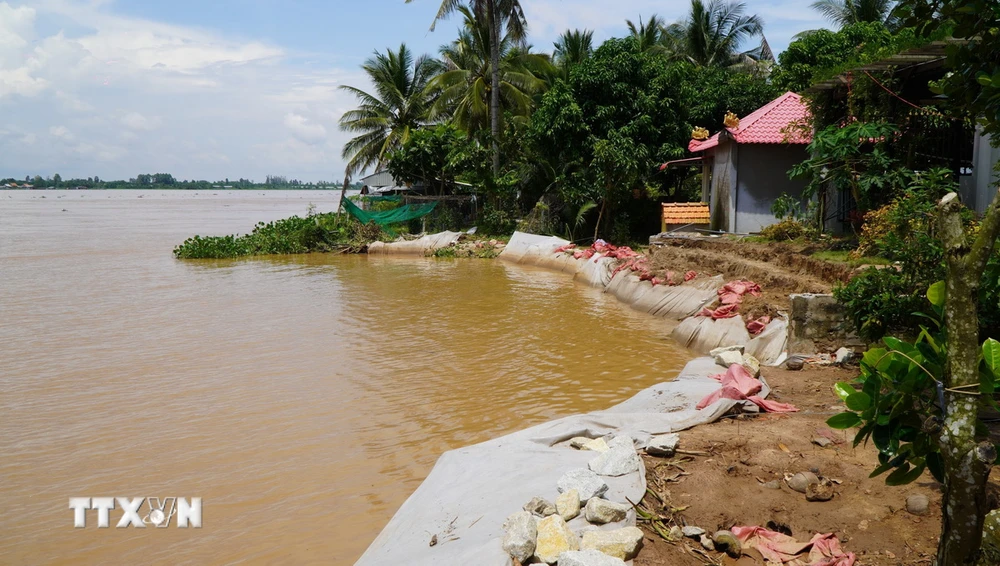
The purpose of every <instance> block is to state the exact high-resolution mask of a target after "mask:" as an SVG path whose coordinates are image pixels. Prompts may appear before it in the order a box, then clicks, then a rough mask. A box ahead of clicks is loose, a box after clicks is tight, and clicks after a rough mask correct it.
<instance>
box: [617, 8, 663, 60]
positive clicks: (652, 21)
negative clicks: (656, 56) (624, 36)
mask: <svg viewBox="0 0 1000 566" xmlns="http://www.w3.org/2000/svg"><path fill="white" fill-rule="evenodd" d="M625 25H627V26H628V34H629V37H631V38H632V39H633V40H635V44H636V48H637V49H638V50H639V51H643V52H647V51H648V52H652V53H666V52H667V48H666V47H665V46H664V39H665V36H664V33H665V32H664V21H663V18H661V17H659V16H657V15H656V14H653V15H652V16H650V17H649V20H647V21H645V22H644V21H642V17H641V16H640V17H639V25H638V26H637V25H635V23H633V22H632V20H625Z"/></svg>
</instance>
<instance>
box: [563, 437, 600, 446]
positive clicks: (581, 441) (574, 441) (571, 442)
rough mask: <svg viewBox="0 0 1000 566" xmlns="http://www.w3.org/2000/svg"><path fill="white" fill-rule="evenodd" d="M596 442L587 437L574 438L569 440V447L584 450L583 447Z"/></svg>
mask: <svg viewBox="0 0 1000 566" xmlns="http://www.w3.org/2000/svg"><path fill="white" fill-rule="evenodd" d="M591 440H594V439H593V438H587V437H586V436H574V437H573V438H571V439H569V445H570V446H572V447H573V448H576V449H581V448H583V445H584V444H586V443H588V442H590V441H591Z"/></svg>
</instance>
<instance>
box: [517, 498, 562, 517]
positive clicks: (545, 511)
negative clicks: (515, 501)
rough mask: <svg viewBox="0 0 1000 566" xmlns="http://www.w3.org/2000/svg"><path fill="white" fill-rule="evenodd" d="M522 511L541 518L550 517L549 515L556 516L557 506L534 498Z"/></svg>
mask: <svg viewBox="0 0 1000 566" xmlns="http://www.w3.org/2000/svg"><path fill="white" fill-rule="evenodd" d="M522 509H524V510H525V511H528V512H529V513H534V514H535V515H538V516H539V517H548V516H549V515H555V514H556V506H555V505H553V504H552V503H550V502H549V501H548V500H546V499H542V498H541V497H532V498H531V501H529V502H527V503H525V504H524V507H522Z"/></svg>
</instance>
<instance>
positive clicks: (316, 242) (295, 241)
mask: <svg viewBox="0 0 1000 566" xmlns="http://www.w3.org/2000/svg"><path fill="white" fill-rule="evenodd" d="M348 234H349V225H348V224H347V223H346V222H345V220H344V219H342V218H340V217H338V216H337V214H336V213H332V212H331V213H325V214H315V215H310V216H306V217H305V218H302V217H299V216H292V217H291V218H284V219H281V220H275V221H274V222H268V223H264V222H261V223H259V224H257V226H255V227H254V229H253V231H252V232H251V233H249V234H244V235H242V236H237V235H229V236H209V237H202V236H194V237H192V238H188V239H187V240H185V241H184V243H182V244H181V245H179V246H177V247H176V248H174V255H175V256H176V257H178V258H180V259H197V258H210V259H221V258H231V257H243V256H251V255H273V254H301V253H308V252H311V251H320V250H324V249H327V248H329V246H331V245H333V244H336V243H342V242H344V241H346V240H347V236H348Z"/></svg>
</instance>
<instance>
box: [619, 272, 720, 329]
mask: <svg viewBox="0 0 1000 566" xmlns="http://www.w3.org/2000/svg"><path fill="white" fill-rule="evenodd" d="M721 284H722V276H721V275H718V276H715V277H708V278H703V279H696V280H694V281H689V282H686V283H682V284H680V285H674V286H669V285H653V284H651V283H650V282H649V281H640V280H639V277H638V276H637V275H635V274H634V273H628V272H626V271H620V272H618V274H617V275H615V276H614V278H613V279H612V280H611V283H610V284H609V285H608V292H609V293H611V294H613V295H614V296H616V297H618V299H619V300H620V301H622V302H623V303H625V304H627V305H631V306H632V308H634V309H636V310H638V311H640V312H645V313H649V314H651V315H653V316H659V317H664V318H667V317H669V318H681V317H685V316H690V315H692V314H694V313H696V312H698V311H699V310H701V308H702V307H703V306H705V305H706V304H709V303H711V302H712V301H714V300H715V299H716V289H718V288H719V286H720V285H721Z"/></svg>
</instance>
